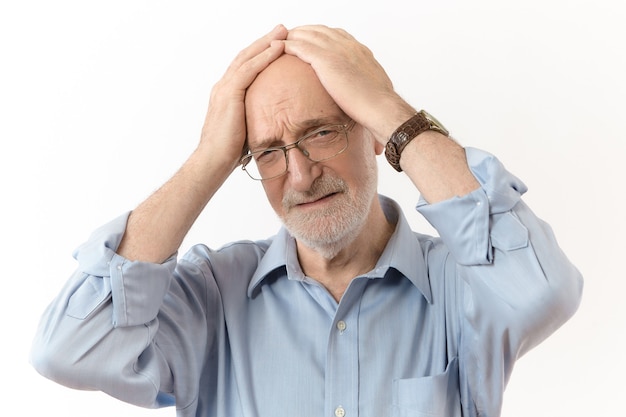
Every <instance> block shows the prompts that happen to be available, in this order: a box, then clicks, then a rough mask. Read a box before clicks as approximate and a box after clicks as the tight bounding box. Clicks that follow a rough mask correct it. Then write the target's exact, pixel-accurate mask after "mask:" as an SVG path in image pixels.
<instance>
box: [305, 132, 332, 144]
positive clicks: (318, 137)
mask: <svg viewBox="0 0 626 417" xmlns="http://www.w3.org/2000/svg"><path fill="white" fill-rule="evenodd" d="M337 133H338V132H337V131H336V130H333V129H324V130H320V131H317V132H315V133H314V134H313V135H311V136H310V137H308V138H307V139H308V141H309V142H313V143H314V142H323V143H325V142H328V141H332V140H333V139H335V138H336V137H337V136H338V135H337Z"/></svg>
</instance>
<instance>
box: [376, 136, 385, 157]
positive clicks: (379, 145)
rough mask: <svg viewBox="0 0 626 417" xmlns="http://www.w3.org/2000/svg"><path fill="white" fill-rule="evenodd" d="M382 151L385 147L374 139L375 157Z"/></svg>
mask: <svg viewBox="0 0 626 417" xmlns="http://www.w3.org/2000/svg"><path fill="white" fill-rule="evenodd" d="M384 150H385V145H383V144H382V143H380V142H379V141H377V140H376V139H374V152H376V155H380V154H382V153H383V151H384Z"/></svg>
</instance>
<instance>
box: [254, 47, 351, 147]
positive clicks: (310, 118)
mask: <svg viewBox="0 0 626 417" xmlns="http://www.w3.org/2000/svg"><path fill="white" fill-rule="evenodd" d="M245 111H246V130H247V138H248V142H249V144H250V146H251V147H253V148H255V147H257V146H258V145H259V144H260V143H267V142H280V141H283V140H284V141H287V142H288V141H290V140H293V139H294V138H295V137H297V136H298V135H302V134H303V133H305V132H306V131H307V130H311V129H315V128H318V127H321V126H324V125H327V124H341V123H345V122H346V120H347V116H346V115H345V114H344V112H343V111H342V110H341V109H340V108H339V106H337V104H336V103H335V101H334V100H333V99H332V97H331V96H330V95H329V94H328V92H327V91H326V89H325V88H324V87H323V85H322V83H321V82H320V80H319V79H318V77H317V75H316V74H315V71H314V70H313V68H312V67H311V66H310V65H309V64H307V63H305V62H303V61H301V60H300V59H298V58H296V57H294V56H291V55H282V56H281V57H279V58H278V59H277V60H276V61H274V62H272V63H271V64H270V65H269V66H268V67H267V68H266V69H265V70H263V71H262V72H261V73H260V74H259V75H258V76H257V77H256V79H255V80H254V82H253V83H252V84H251V85H250V87H248V89H247V91H246V97H245Z"/></svg>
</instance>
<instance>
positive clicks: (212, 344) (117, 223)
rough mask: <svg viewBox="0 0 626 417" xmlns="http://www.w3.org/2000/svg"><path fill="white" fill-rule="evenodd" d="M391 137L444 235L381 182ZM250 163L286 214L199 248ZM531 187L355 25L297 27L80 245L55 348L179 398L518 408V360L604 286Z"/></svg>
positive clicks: (57, 371) (259, 407)
mask: <svg viewBox="0 0 626 417" xmlns="http://www.w3.org/2000/svg"><path fill="white" fill-rule="evenodd" d="M383 152H384V153H385V156H386V158H387V160H388V161H389V162H390V163H391V164H392V166H393V167H394V168H396V169H397V170H398V171H402V172H404V173H405V174H406V175H408V176H409V177H410V178H411V180H412V181H413V183H414V184H415V186H416V187H417V190H418V191H419V193H420V194H421V196H422V198H421V199H420V201H419V203H418V211H419V212H421V213H422V214H423V215H424V216H426V218H427V219H428V220H429V221H430V222H431V223H432V224H433V226H434V227H436V228H437V230H438V232H439V234H440V238H434V237H430V236H425V235H421V234H418V233H415V232H413V231H411V230H410V228H409V226H408V224H407V221H406V219H405V217H404V215H403V213H402V211H401V210H400V208H399V207H398V206H397V205H396V204H395V203H394V202H393V201H391V200H390V199H388V198H386V197H384V196H379V195H378V193H377V165H376V163H377V162H376V159H377V155H380V154H382V153H383ZM238 166H241V167H243V169H244V170H245V171H246V172H247V173H248V174H249V175H250V177H252V178H253V179H255V180H259V182H260V184H261V185H262V186H263V187H264V189H265V193H266V195H267V198H268V200H269V202H270V204H271V206H272V207H273V209H274V210H275V211H276V213H277V214H278V216H279V217H280V219H281V220H282V222H283V223H284V227H283V228H282V229H281V230H280V231H279V232H278V234H277V235H276V236H274V237H272V238H269V239H268V240H264V241H257V242H250V241H245V242H235V243H231V244H228V245H226V246H224V247H222V248H221V249H219V250H211V249H208V248H207V247H206V246H203V245H197V246H194V247H193V248H192V249H191V250H190V251H189V252H188V253H187V254H186V255H185V256H183V257H181V258H180V259H178V258H177V256H176V254H177V251H178V248H179V246H180V244H181V242H182V240H183V238H184V236H185V235H186V233H187V232H188V230H189V229H190V227H191V226H192V224H193V223H194V221H195V219H196V218H197V216H198V215H199V214H200V212H201V211H202V210H203V208H204V207H205V205H206V204H207V203H209V201H210V199H211V197H212V195H213V194H214V193H215V192H216V191H217V190H218V189H219V187H220V186H221V185H222V184H223V182H224V181H225V180H226V178H227V177H228V176H229V175H230V174H231V172H232V171H233V170H234V169H235V168H236V167H238ZM398 175H402V174H398ZM525 190H526V188H525V186H524V184H523V183H522V182H521V181H520V180H518V179H517V178H516V177H514V176H513V175H511V174H510V173H508V172H507V171H506V170H505V169H504V168H503V166H502V165H501V164H500V163H499V162H498V160H497V159H496V158H494V157H493V156H491V155H489V154H487V153H485V152H482V151H479V150H476V149H471V148H468V149H464V148H462V147H461V146H459V145H458V144H457V143H456V142H455V141H454V140H452V139H451V138H450V137H449V135H448V132H447V131H446V129H445V128H444V127H443V126H442V125H441V123H439V122H438V121H437V120H436V119H435V118H434V117H432V116H430V115H429V114H428V113H426V112H425V111H419V112H416V111H415V109H414V108H412V107H411V106H410V105H409V104H407V103H406V102H405V101H404V100H403V99H401V98H400V97H399V96H398V95H397V94H396V93H395V92H394V90H393V87H392V84H391V81H390V80H389V78H388V77H387V75H386V74H385V72H384V70H383V69H382V68H381V67H380V65H379V64H378V63H377V62H376V60H375V59H374V58H373V56H372V54H371V53H370V51H369V50H368V49H367V48H366V47H364V46H363V45H361V44H360V43H358V42H357V41H356V40H355V39H354V38H352V37H351V36H350V35H349V34H347V33H346V32H344V31H342V30H338V29H330V28H327V27H323V26H307V27H300V28H296V29H293V30H290V31H288V30H287V29H285V27H283V26H278V27H276V28H275V29H274V30H273V31H272V32H270V33H269V34H267V35H266V36H264V37H262V38H261V39H259V40H258V41H256V42H254V43H253V44H252V45H251V46H249V47H248V48H247V49H245V50H243V51H242V52H241V53H240V54H239V55H238V56H237V58H236V59H235V60H234V62H233V63H232V64H231V66H230V67H229V69H228V71H227V72H226V74H225V75H224V77H223V78H222V79H221V80H220V81H219V82H218V83H217V84H216V85H215V87H214V89H213V91H212V94H211V99H210V105H209V109H208V112H207V116H206V121H205V124H204V128H203V130H202V137H201V140H200V143H199V145H198V147H197V149H196V150H195V151H194V152H193V154H192V155H191V156H190V157H189V159H188V160H187V161H186V162H185V164H184V165H183V166H182V167H181V168H180V170H179V171H178V172H177V173H176V175H174V176H173V177H172V178H171V179H170V180H169V181H168V182H167V183H166V184H164V185H163V186H162V187H161V188H160V189H159V190H158V191H157V192H155V193H154V194H153V195H152V196H150V197H149V198H148V199H147V200H146V201H145V202H143V203H142V204H140V205H139V206H138V207H137V208H136V209H135V210H133V211H132V212H131V213H127V214H124V215H123V216H121V217H119V218H118V219H115V220H113V221H112V222H111V223H109V224H107V225H105V226H103V227H102V228H100V229H99V230H97V231H96V232H95V233H94V234H93V235H92V237H91V238H90V239H89V241H88V242H87V243H85V244H84V245H82V246H81V247H80V248H79V249H78V250H77V252H76V258H77V260H78V263H79V267H78V269H77V271H76V273H75V274H74V275H73V276H72V278H71V279H70V281H69V282H68V284H67V285H66V287H65V288H64V290H63V291H62V292H61V294H60V295H59V296H58V297H57V298H56V300H55V301H54V302H53V303H52V304H51V306H50V307H49V308H48V309H47V311H46V313H45V315H44V317H43V319H42V323H41V325H40V328H39V330H38V333H37V336H36V338H35V342H34V348H33V355H32V358H33V359H32V360H33V364H34V366H35V367H36V368H37V369H38V370H39V372H41V373H42V374H43V375H45V376H47V377H49V378H52V379H54V380H56V381H58V382H60V383H62V384H66V385H68V386H71V387H75V388H80V389H98V390H102V391H104V392H107V393H109V394H110V395H113V396H115V397H117V398H120V399H122V400H124V401H128V402H131V403H134V404H138V405H142V406H147V407H156V406H165V405H174V404H175V405H176V408H177V413H178V415H179V416H223V417H236V416H276V415H285V414H286V415H292V416H328V417H332V416H337V417H342V416H348V417H350V416H361V417H364V416H367V417H369V416H372V417H374V416H375V417H380V416H422V415H424V416H425V415H428V416H497V415H499V413H500V408H501V402H502V393H503V390H504V387H505V385H506V383H507V381H508V379H509V376H510V374H511V371H512V368H513V364H514V361H515V360H516V359H517V358H518V357H519V356H520V355H522V354H523V353H525V352H526V351H528V350H529V349H530V348H532V347H533V346H535V345H536V344H537V343H539V342H541V341H542V340H543V339H544V338H545V337H547V336H548V335H549V334H550V333H551V332H553V331H554V330H555V329H557V328H558V327H559V326H560V325H561V324H562V323H563V322H565V321H566V320H567V319H568V318H569V317H570V316H571V315H572V314H573V313H574V311H575V310H576V308H577V306H578V302H579V298H580V292H581V287H582V284H581V277H580V275H579V273H578V271H577V270H576V269H575V268H574V267H573V266H572V265H571V264H570V262H569V261H568V260H567V258H566V257H565V255H564V254H563V253H562V252H561V250H560V249H559V247H558V245H557V243H556V241H555V239H554V237H553V235H552V232H551V231H550V228H549V226H547V225H546V224H545V223H543V222H542V221H541V220H539V219H538V218H537V217H536V216H535V215H534V214H533V213H532V212H531V211H530V210H529V208H528V207H527V206H526V205H525V204H524V202H523V201H522V200H521V198H520V197H521V194H523V193H524V192H525ZM416 194H417V192H416Z"/></svg>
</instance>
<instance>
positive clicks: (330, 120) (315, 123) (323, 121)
mask: <svg viewBox="0 0 626 417" xmlns="http://www.w3.org/2000/svg"><path fill="white" fill-rule="evenodd" d="M346 118H347V116H345V115H331V116H327V117H318V118H315V119H307V120H303V121H301V122H298V123H295V124H294V125H295V127H296V132H298V135H297V137H298V138H300V137H302V136H304V135H305V134H306V133H307V131H312V130H315V129H317V128H320V127H324V126H329V125H343V124H345V123H346V121H345V120H343V121H342V119H346ZM296 140H298V139H296ZM249 143H250V139H249V138H248V148H249V150H250V151H252V152H254V151H256V150H261V149H267V148H271V147H274V146H281V145H284V144H285V143H284V141H283V140H282V139H281V138H271V137H270V138H265V139H261V140H259V141H258V142H257V143H256V146H255V147H254V149H252V148H250V147H249Z"/></svg>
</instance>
